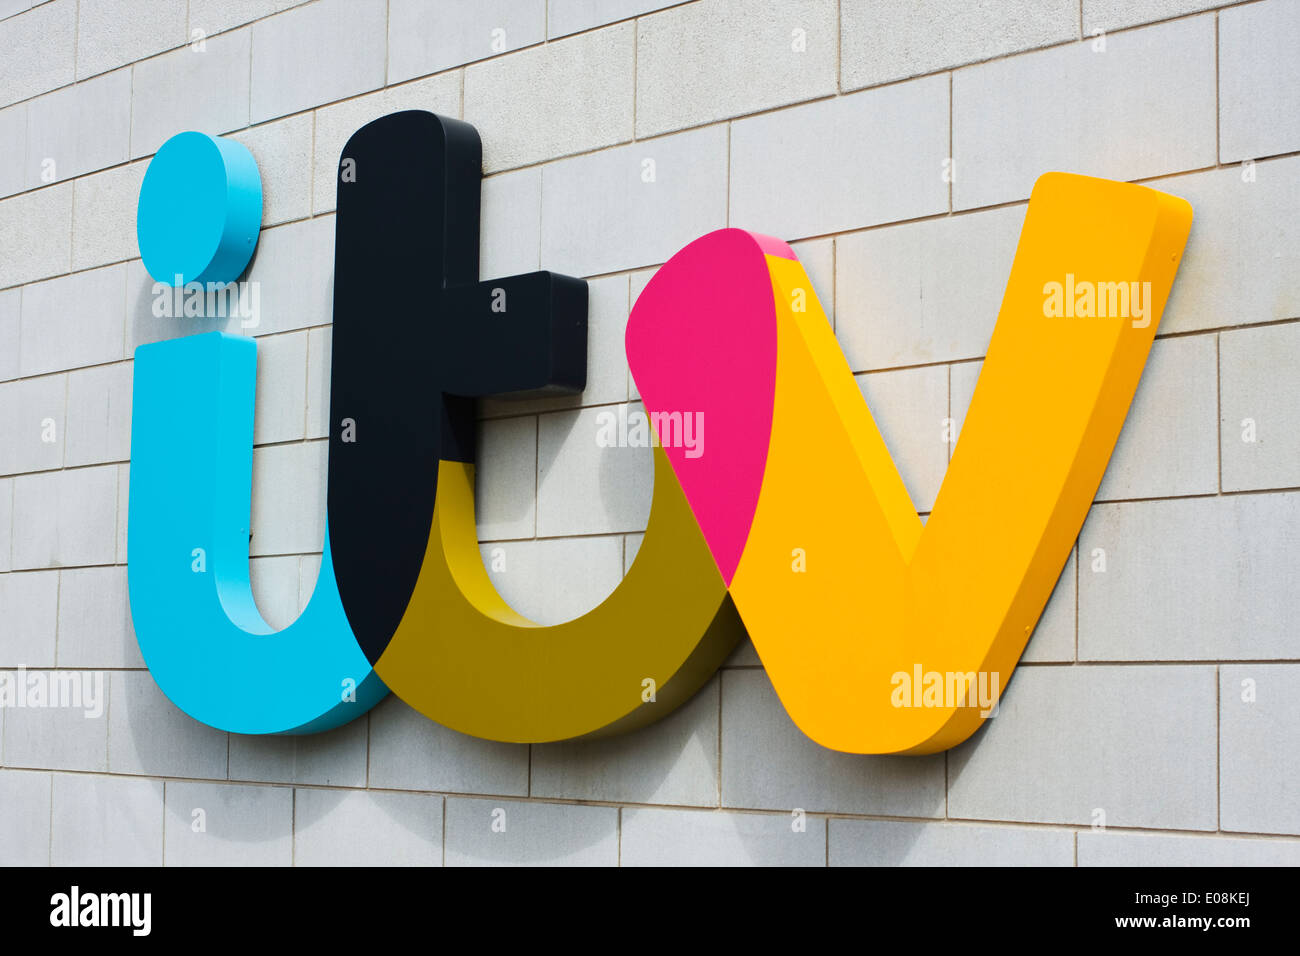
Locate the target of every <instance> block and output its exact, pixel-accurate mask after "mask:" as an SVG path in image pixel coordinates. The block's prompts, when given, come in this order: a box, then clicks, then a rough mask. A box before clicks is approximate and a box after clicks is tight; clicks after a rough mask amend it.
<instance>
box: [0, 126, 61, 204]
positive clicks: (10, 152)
mask: <svg viewBox="0 0 1300 956" xmlns="http://www.w3.org/2000/svg"><path fill="white" fill-rule="evenodd" d="M67 135H68V134H66V133H64V132H61V133H60V136H61V137H64V138H66V136H67ZM27 173H28V167H27V104H26V103H19V104H18V105H17V106H11V107H9V108H8V109H2V110H0V196H8V195H10V194H11V193H16V192H20V191H21V190H23V189H25V188H26V186H27Z"/></svg>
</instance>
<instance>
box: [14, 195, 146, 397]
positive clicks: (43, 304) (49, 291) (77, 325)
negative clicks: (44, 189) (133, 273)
mask: <svg viewBox="0 0 1300 956" xmlns="http://www.w3.org/2000/svg"><path fill="white" fill-rule="evenodd" d="M69 188H70V187H69ZM38 195H39V194H38ZM126 271H127V270H126V267H125V266H120V265H118V266H108V267H107V268H104V269H92V270H90V271H89V272H78V273H75V274H74V275H70V276H64V277H62V278H59V279H51V280H50V281H49V282H40V283H37V284H35V285H29V286H26V287H24V289H23V303H22V341H21V347H20V349H19V359H18V368H19V374H21V375H42V374H44V373H46V372H56V371H62V370H63V369H67V368H79V367H81V366H84V365H101V364H105V363H108V362H116V361H117V360H119V359H121V358H122V357H123V348H122V333H123V327H124V324H125V321H126V315H125V309H126V299H125V296H126Z"/></svg>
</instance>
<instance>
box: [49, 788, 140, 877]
mask: <svg viewBox="0 0 1300 956" xmlns="http://www.w3.org/2000/svg"><path fill="white" fill-rule="evenodd" d="M53 776H54V782H53V798H52V810H51V823H50V829H51V833H50V863H52V864H53V865H54V866H162V863H163V784H162V781H160V780H131V779H129V778H126V777H100V776H94V775H91V774H64V773H56V774H54V775H53Z"/></svg>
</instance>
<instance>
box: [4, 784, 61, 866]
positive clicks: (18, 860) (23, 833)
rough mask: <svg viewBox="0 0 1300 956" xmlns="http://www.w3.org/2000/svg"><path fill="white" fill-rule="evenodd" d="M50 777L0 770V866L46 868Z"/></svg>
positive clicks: (48, 845) (48, 835)
mask: <svg viewBox="0 0 1300 956" xmlns="http://www.w3.org/2000/svg"><path fill="white" fill-rule="evenodd" d="M50 776H51V775H50V774H48V773H32V772H29V771H24V770H0V807H4V808H5V812H4V813H2V814H0V866H48V865H49V863H50V800H51V796H52V795H51V792H50V791H51V786H52V783H51V780H50Z"/></svg>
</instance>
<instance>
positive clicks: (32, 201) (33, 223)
mask: <svg viewBox="0 0 1300 956" xmlns="http://www.w3.org/2000/svg"><path fill="white" fill-rule="evenodd" d="M0 26H3V24H0ZM72 189H73V187H72V184H71V183H60V184H57V185H54V186H49V187H47V188H45V189H38V190H36V191H35V192H30V193H24V194H23V195H21V196H13V197H11V198H9V199H5V200H2V201H0V288H7V287H9V286H15V285H21V284H22V283H24V282H34V281H36V280H37V279H46V278H49V277H50V276H57V275H62V274H63V273H65V272H67V271H68V270H69V269H70V268H72Z"/></svg>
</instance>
